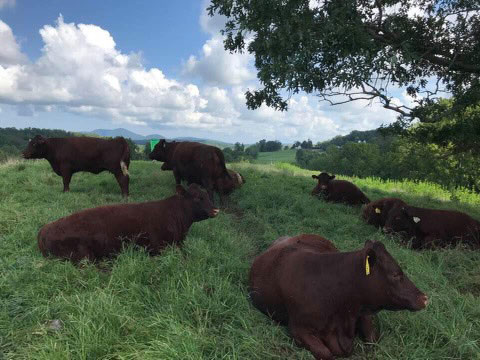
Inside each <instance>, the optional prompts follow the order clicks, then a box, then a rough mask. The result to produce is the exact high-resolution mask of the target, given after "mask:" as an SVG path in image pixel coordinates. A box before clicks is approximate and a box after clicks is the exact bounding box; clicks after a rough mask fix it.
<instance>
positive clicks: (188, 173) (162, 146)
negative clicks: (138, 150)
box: [149, 139, 230, 200]
mask: <svg viewBox="0 0 480 360" xmlns="http://www.w3.org/2000/svg"><path fill="white" fill-rule="evenodd" d="M149 157H150V159H152V160H158V161H163V162H164V165H162V169H163V170H168V169H170V168H171V169H172V170H173V175H174V176H175V182H176V184H177V185H179V184H180V183H181V181H182V180H183V179H184V180H186V181H187V182H188V183H196V184H199V185H202V186H203V187H204V188H205V189H206V190H207V192H208V195H209V196H210V199H212V200H213V191H214V190H217V191H218V193H219V194H220V196H222V195H223V189H221V188H220V189H215V186H216V185H215V184H216V183H217V180H219V179H222V178H223V177H227V178H230V174H229V173H228V171H227V168H226V167H225V158H224V156H223V152H222V150H220V149H219V148H217V147H215V146H210V145H205V144H200V143H197V142H188V141H185V142H175V141H173V142H167V141H165V140H164V139H162V140H160V141H159V142H158V144H157V145H155V147H154V148H153V151H152V152H151V153H150V155H149ZM165 163H166V164H165ZM218 185H219V186H222V182H219V183H218Z"/></svg>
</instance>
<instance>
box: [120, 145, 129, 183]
mask: <svg viewBox="0 0 480 360" xmlns="http://www.w3.org/2000/svg"><path fill="white" fill-rule="evenodd" d="M123 141H124V143H123V144H124V146H123V153H122V156H121V157H120V168H121V169H122V173H123V175H124V176H128V175H130V174H129V173H128V166H129V165H130V146H128V143H127V141H126V140H125V139H123Z"/></svg>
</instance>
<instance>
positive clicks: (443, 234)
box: [384, 205, 480, 249]
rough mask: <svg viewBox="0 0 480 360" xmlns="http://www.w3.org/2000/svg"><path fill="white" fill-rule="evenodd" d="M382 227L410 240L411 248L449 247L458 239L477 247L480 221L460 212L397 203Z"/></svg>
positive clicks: (479, 243)
mask: <svg viewBox="0 0 480 360" xmlns="http://www.w3.org/2000/svg"><path fill="white" fill-rule="evenodd" d="M384 230H385V232H387V233H399V234H401V235H403V237H404V238H407V239H412V244H411V246H412V248H413V249H433V248H436V247H452V246H455V245H457V244H458V243H460V242H462V243H464V244H466V245H468V246H470V247H471V248H474V249H478V248H480V222H479V221H477V220H475V219H473V218H472V217H471V216H469V215H467V214H465V213H463V212H460V211H454V210H436V209H426V208H420V207H415V206H409V205H403V206H402V205H397V206H395V207H394V208H393V209H392V210H391V211H390V213H389V216H388V219H387V221H386V222H385V226H384Z"/></svg>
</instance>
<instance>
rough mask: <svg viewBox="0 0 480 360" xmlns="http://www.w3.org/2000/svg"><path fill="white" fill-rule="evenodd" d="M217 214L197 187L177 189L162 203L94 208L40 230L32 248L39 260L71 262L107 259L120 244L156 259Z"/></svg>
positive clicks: (120, 247) (204, 194)
mask: <svg viewBox="0 0 480 360" xmlns="http://www.w3.org/2000/svg"><path fill="white" fill-rule="evenodd" d="M218 212H219V210H218V209H216V208H214V207H213V204H212V202H211V201H210V199H209V197H208V195H207V193H206V192H205V191H203V190H201V189H200V188H199V186H198V185H196V184H193V185H190V186H189V187H188V189H186V190H185V189H184V188H183V187H182V186H181V185H179V186H177V193H176V194H175V195H173V196H171V197H169V198H166V199H164V200H160V201H151V202H145V203H137V204H119V205H108V206H100V207H97V208H93V209H87V210H83V211H80V212H77V213H75V214H72V215H70V216H67V217H64V218H61V219H59V220H57V221H54V222H51V223H49V224H47V225H45V226H43V227H42V228H41V229H40V231H39V233H38V247H39V248H40V251H41V252H42V254H43V255H44V256H47V255H53V256H56V257H59V258H63V259H70V260H72V261H74V262H77V261H79V260H81V259H89V260H96V259H101V258H104V257H109V256H112V255H114V254H116V253H118V252H120V251H121V249H122V245H123V244H124V243H125V242H131V243H134V244H136V245H139V246H142V247H144V248H146V250H147V251H148V252H149V253H150V254H152V255H156V254H158V253H159V252H160V251H161V250H162V249H163V248H165V247H166V246H168V245H171V244H175V245H178V246H180V245H181V244H182V242H183V240H184V239H185V236H186V235H187V233H188V230H189V229H190V226H191V225H192V223H193V222H196V221H202V220H205V219H207V218H209V217H215V216H216V215H217V214H218Z"/></svg>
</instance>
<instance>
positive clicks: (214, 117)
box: [0, 0, 411, 143]
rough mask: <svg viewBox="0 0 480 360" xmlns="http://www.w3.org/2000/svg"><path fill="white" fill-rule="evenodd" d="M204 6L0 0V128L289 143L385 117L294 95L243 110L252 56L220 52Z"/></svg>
mask: <svg viewBox="0 0 480 360" xmlns="http://www.w3.org/2000/svg"><path fill="white" fill-rule="evenodd" d="M207 5H208V1H205V0H203V1H201V2H198V1H194V0H188V1H185V2H182V4H178V3H158V2H155V1H153V0H148V1H145V2H142V3H141V4H126V3H122V4H121V5H120V6H118V4H117V3H115V2H114V1H113V0H106V1H104V2H102V3H101V4H100V3H97V2H95V1H93V0H86V1H84V2H82V3H75V2H63V3H60V4H59V3H58V2H55V1H52V0H46V1H44V2H42V4H39V3H38V2H35V1H33V0H24V1H14V0H9V1H7V2H5V1H3V2H1V1H0V40H1V41H2V43H3V44H4V46H3V47H2V49H0V127H17V128H25V127H38V128H49V129H61V130H65V131H75V132H89V131H92V130H95V129H115V128H125V129H127V130H129V131H132V132H135V133H137V134H140V135H144V136H145V135H149V134H152V133H160V134H162V135H163V136H166V137H168V138H174V137H198V138H210V139H212V138H213V139H218V140H219V141H223V142H227V143H232V142H235V141H240V142H243V143H254V142H255V141H256V139H258V138H260V139H262V138H265V139H266V138H268V139H276V140H279V141H281V142H282V143H292V142H294V141H296V140H297V139H308V138H310V139H312V141H313V140H314V139H315V140H314V141H316V142H318V141H325V140H327V139H331V138H333V137H335V136H337V135H346V134H348V133H350V132H351V131H353V130H359V131H365V130H373V129H377V128H378V127H379V126H380V125H382V124H390V123H392V122H393V121H395V119H396V113H395V112H393V111H390V110H386V109H384V108H383V107H382V106H381V105H380V104H378V103H375V102H373V103H369V102H368V101H357V102H352V103H347V104H343V105H336V106H330V105H329V104H327V103H325V102H320V101H319V100H318V98H317V97H316V96H315V94H310V95H307V94H305V93H299V94H292V96H291V97H290V100H289V110H288V111H286V112H279V111H275V110H273V109H271V108H268V107H266V106H265V105H263V106H262V107H260V108H259V109H257V110H249V109H248V108H247V106H246V104H245V97H244V93H245V91H246V90H247V89H254V88H258V87H259V86H260V84H259V82H258V80H257V78H256V69H255V67H254V62H253V60H254V59H253V55H251V54H248V53H244V54H238V53H234V54H230V53H229V52H227V51H225V50H224V48H223V37H222V36H221V35H220V33H219V30H220V29H221V28H222V25H223V23H224V21H225V19H224V18H222V17H219V16H215V17H209V16H207V14H206V11H205V9H206V7H207ZM139 19H140V20H141V21H139ZM392 95H394V97H395V101H398V102H400V103H404V104H408V102H409V101H410V100H411V99H409V98H408V96H407V95H406V92H405V91H404V90H402V89H398V90H396V91H394V92H392ZM258 134H262V135H258Z"/></svg>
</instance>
